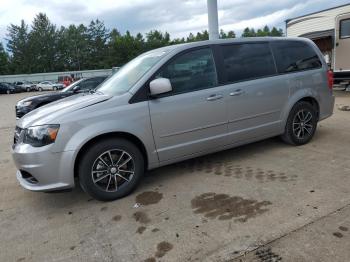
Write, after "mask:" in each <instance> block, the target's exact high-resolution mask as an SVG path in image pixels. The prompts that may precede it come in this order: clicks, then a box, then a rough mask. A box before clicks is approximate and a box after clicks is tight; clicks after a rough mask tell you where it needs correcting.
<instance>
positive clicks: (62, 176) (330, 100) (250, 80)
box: [12, 37, 334, 200]
mask: <svg viewBox="0 0 350 262" xmlns="http://www.w3.org/2000/svg"><path fill="white" fill-rule="evenodd" d="M333 106H334V96H333V92H332V74H331V72H329V71H328V67H327V64H326V63H325V61H324V59H323V57H322V53H321V52H320V51H319V49H318V48H317V47H316V45H315V44H314V43H313V42H312V41H310V40H307V39H303V38H292V39H287V38H268V37H266V38H265V37H263V38H251V39H245V38H241V39H229V40H213V41H203V42H193V43H186V44H181V45H172V46H167V47H164V48H160V49H156V50H153V51H149V52H147V53H144V54H142V55H140V56H138V57H137V58H135V59H133V60H132V61H130V62H129V63H128V64H126V65H124V66H123V67H122V68H121V69H120V70H119V71H118V72H117V73H116V74H114V75H112V76H111V77H110V78H108V79H107V80H106V81H105V82H103V84H102V85H101V86H99V87H98V88H97V90H96V92H92V93H91V94H90V93H89V94H87V95H81V96H73V97H70V98H66V99H64V100H63V101H61V102H59V103H52V104H49V105H46V106H45V107H43V108H42V109H39V110H35V111H33V112H32V113H29V114H28V115H26V116H24V117H23V118H21V119H20V120H19V121H17V126H16V130H15V136H14V144H13V149H12V155H13V159H14V161H15V164H16V167H17V169H18V171H17V178H18V180H19V182H20V184H21V185H22V186H23V187H24V188H27V189H30V190H33V191H50V190H57V189H66V188H71V187H73V186H74V183H75V182H74V181H75V178H78V179H79V183H80V184H81V186H82V188H83V189H84V191H85V192H87V193H88V194H90V195H91V196H92V197H94V198H96V199H99V200H114V199H117V198H120V197H123V196H125V195H127V194H129V193H130V192H131V191H132V190H133V189H134V188H135V187H136V186H137V184H138V183H139V181H140V179H141V178H142V176H143V173H144V171H145V170H149V169H153V168H156V167H159V166H163V165H167V164H170V163H175V162H179V161H182V160H185V159H189V158H193V157H197V156H200V155H204V154H207V153H211V152H216V151H220V150H223V149H228V148H232V147H236V146H239V145H242V144H247V143H250V142H254V141H257V140H262V139H265V138H268V137H273V136H281V137H282V138H283V140H284V141H286V142H287V143H289V144H292V145H297V146H299V145H303V144H306V143H308V142H309V141H310V140H311V139H312V137H313V135H314V133H315V131H316V128H317V123H318V122H319V121H321V120H323V119H325V118H327V117H329V116H331V115H332V113H333Z"/></svg>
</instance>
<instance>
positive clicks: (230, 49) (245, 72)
mask: <svg viewBox="0 0 350 262" xmlns="http://www.w3.org/2000/svg"><path fill="white" fill-rule="evenodd" d="M221 50H222V55H223V59H224V68H225V73H226V82H237V81H243V80H248V79H255V78H259V77H264V76H270V75H273V74H275V73H276V69H275V64H274V61H273V58H272V54H271V51H270V47H269V45H268V44H267V43H252V44H235V45H225V46H222V47H221Z"/></svg>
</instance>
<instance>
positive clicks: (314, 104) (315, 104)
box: [294, 96, 320, 120]
mask: <svg viewBox="0 0 350 262" xmlns="http://www.w3.org/2000/svg"><path fill="white" fill-rule="evenodd" d="M299 102H306V103H309V104H311V105H312V107H313V108H315V110H316V114H317V120H318V119H319V117H320V105H319V103H318V101H317V100H316V98H314V97H312V96H306V97H303V98H301V99H299V100H298V101H297V102H296V103H299ZM296 103H294V105H295V104H296Z"/></svg>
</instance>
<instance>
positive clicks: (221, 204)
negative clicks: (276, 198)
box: [191, 192, 272, 222]
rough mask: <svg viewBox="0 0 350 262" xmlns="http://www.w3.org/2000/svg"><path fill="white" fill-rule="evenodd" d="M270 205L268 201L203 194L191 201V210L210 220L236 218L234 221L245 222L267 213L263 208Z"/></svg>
mask: <svg viewBox="0 0 350 262" xmlns="http://www.w3.org/2000/svg"><path fill="white" fill-rule="evenodd" d="M271 204H272V203H271V202H269V201H262V202H259V201H257V200H252V199H244V198H242V197H238V196H233V197H230V196H229V195H227V194H216V193H213V192H211V193H204V194H202V195H200V196H197V197H195V198H194V199H192V201H191V205H192V208H193V209H194V213H196V214H204V216H205V217H207V218H210V219H215V218H218V219H219V220H228V219H232V218H236V219H235V221H238V222H246V221H247V220H248V219H249V218H253V217H256V216H258V215H261V214H263V213H265V212H267V211H268V209H266V208H264V207H266V206H268V205H271Z"/></svg>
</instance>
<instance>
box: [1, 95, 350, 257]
mask: <svg viewBox="0 0 350 262" xmlns="http://www.w3.org/2000/svg"><path fill="white" fill-rule="evenodd" d="M27 95H28V94H26V93H24V94H15V95H1V96H0V112H1V114H0V174H1V184H0V228H1V230H0V261H148V262H151V261H265V262H267V261H270V262H273V261H342V262H343V261H350V136H349V130H350V112H349V111H342V110H339V109H338V108H342V109H343V110H345V109H346V107H341V106H346V105H350V95H349V94H348V93H344V92H337V93H336V106H335V109H334V115H333V116H332V117H331V118H329V119H327V120H325V121H322V122H320V123H319V126H318V130H317V132H316V135H315V137H314V139H313V140H312V142H311V143H309V144H307V145H305V146H302V147H292V146H289V145H286V144H284V143H282V142H281V141H280V140H279V139H277V138H273V139H269V140H264V141H261V142H258V143H254V144H250V145H246V146H242V147H239V148H235V149H231V150H227V151H224V152H220V153H216V154H211V155H208V156H205V157H200V158H196V159H193V160H189V161H185V162H182V163H178V164H175V165H170V166H166V167H163V168H160V169H157V170H154V171H151V172H148V173H147V174H146V175H145V178H144V179H143V181H142V183H141V185H140V186H139V187H138V188H137V190H136V191H135V192H134V193H133V194H131V195H130V196H128V197H126V198H123V199H121V200H118V201H114V202H108V203H104V202H99V201H96V200H93V199H91V198H90V197H89V196H87V195H86V194H85V193H84V192H82V190H81V189H80V188H75V189H74V190H72V191H71V192H64V193H33V192H30V191H27V190H24V189H23V188H21V187H20V186H19V184H18V182H17V180H16V177H15V172H16V169H15V166H14V164H13V162H12V159H11V154H10V148H11V144H12V141H13V131H14V126H15V114H14V105H15V103H16V101H17V100H19V99H21V98H23V97H24V96H27ZM31 95H33V93H31Z"/></svg>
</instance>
